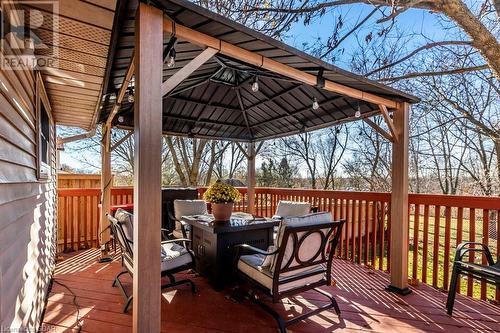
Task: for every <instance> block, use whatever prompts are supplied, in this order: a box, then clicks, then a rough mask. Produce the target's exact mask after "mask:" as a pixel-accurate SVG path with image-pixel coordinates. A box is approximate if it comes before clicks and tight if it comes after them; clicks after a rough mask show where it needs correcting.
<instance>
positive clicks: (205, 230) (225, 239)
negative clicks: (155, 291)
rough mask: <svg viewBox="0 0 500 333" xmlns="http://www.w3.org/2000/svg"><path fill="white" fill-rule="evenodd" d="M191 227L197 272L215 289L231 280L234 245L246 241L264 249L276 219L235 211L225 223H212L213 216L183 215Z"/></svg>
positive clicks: (271, 241)
mask: <svg viewBox="0 0 500 333" xmlns="http://www.w3.org/2000/svg"><path fill="white" fill-rule="evenodd" d="M182 221H183V222H185V223H187V224H189V225H190V227H191V232H190V238H191V241H192V242H191V246H192V250H193V252H194V255H195V267H196V268H195V269H196V271H197V272H198V273H199V274H200V275H202V276H203V277H205V278H207V279H208V281H209V282H210V284H211V285H212V286H213V287H214V288H215V289H216V290H222V289H223V288H224V287H225V286H227V285H228V284H229V283H231V282H232V281H231V280H232V275H233V274H232V273H233V272H232V269H233V265H234V256H235V251H234V245H237V244H242V243H246V244H249V245H252V246H255V247H258V248H260V249H263V250H267V247H268V246H269V245H272V243H273V229H274V227H275V226H277V225H278V224H279V220H276V219H274V220H273V219H266V218H259V217H253V216H252V215H250V214H244V215H242V214H241V213H234V214H233V215H232V216H231V220H230V221H227V222H214V219H213V216H212V215H193V216H183V217H182Z"/></svg>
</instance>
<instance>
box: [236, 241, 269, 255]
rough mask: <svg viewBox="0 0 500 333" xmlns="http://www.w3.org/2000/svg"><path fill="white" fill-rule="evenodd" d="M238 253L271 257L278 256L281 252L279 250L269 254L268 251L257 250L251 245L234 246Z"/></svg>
mask: <svg viewBox="0 0 500 333" xmlns="http://www.w3.org/2000/svg"><path fill="white" fill-rule="evenodd" d="M234 247H235V248H236V249H237V250H238V251H240V252H241V251H246V252H250V253H258V254H263V255H265V256H270V255H273V254H277V253H278V252H279V249H277V250H275V251H272V252H267V251H264V250H262V249H259V248H256V247H253V246H251V245H248V244H238V245H235V246H234Z"/></svg>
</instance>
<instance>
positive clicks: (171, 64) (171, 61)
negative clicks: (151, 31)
mask: <svg viewBox="0 0 500 333" xmlns="http://www.w3.org/2000/svg"><path fill="white" fill-rule="evenodd" d="M176 53H177V52H176V51H175V49H171V50H170V52H169V53H168V59H167V67H168V68H172V67H174V66H175V55H176Z"/></svg>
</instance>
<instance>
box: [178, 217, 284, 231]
mask: <svg viewBox="0 0 500 333" xmlns="http://www.w3.org/2000/svg"><path fill="white" fill-rule="evenodd" d="M182 221H183V222H185V223H187V224H189V225H192V226H194V227H198V228H201V229H203V230H206V231H209V232H212V233H214V234H218V233H225V232H240V231H244V230H254V229H267V228H272V227H274V226H276V225H278V224H279V222H280V221H279V220H276V219H269V218H263V217H253V216H252V215H250V214H241V213H234V214H233V215H232V216H231V220H229V221H214V217H213V215H191V216H183V217H182Z"/></svg>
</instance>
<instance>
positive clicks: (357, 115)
mask: <svg viewBox="0 0 500 333" xmlns="http://www.w3.org/2000/svg"><path fill="white" fill-rule="evenodd" d="M354 117H356V118H359V117H361V111H359V110H358V111H356V113H355V114H354Z"/></svg>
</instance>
